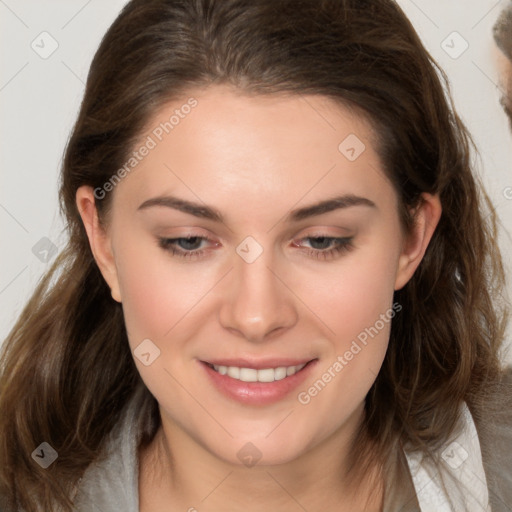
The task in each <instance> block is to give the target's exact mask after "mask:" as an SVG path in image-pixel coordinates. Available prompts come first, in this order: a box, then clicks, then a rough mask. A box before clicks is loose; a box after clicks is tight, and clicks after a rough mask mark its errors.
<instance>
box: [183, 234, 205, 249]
mask: <svg viewBox="0 0 512 512" xmlns="http://www.w3.org/2000/svg"><path fill="white" fill-rule="evenodd" d="M198 242H199V243H198ZM200 243H201V240H200V239H199V237H198V236H192V237H190V238H182V239H181V240H180V245H181V246H182V249H188V250H193V249H197V247H198V246H199V244H200Z"/></svg>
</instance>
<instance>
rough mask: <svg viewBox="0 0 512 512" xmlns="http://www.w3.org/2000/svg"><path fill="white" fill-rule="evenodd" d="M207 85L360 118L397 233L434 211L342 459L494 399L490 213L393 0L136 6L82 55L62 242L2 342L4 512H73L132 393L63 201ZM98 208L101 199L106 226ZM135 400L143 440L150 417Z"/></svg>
mask: <svg viewBox="0 0 512 512" xmlns="http://www.w3.org/2000/svg"><path fill="white" fill-rule="evenodd" d="M212 84H229V85H232V86H234V87H236V88H238V89H239V90H240V91H242V92H245V93H247V94H274V93H285V94H290V95H294V94H296V95H307V94H320V95H324V96H326V97H329V98H331V99H334V100H335V101H337V102H339V104H340V105H345V106H347V105H348V106H350V107H352V108H355V109H357V110H358V111H359V112H361V113H362V114H363V115H365V116H367V118H368V119H369V120H370V122H371V123H372V125H373V127H374V128H376V133H377V134H378V137H379V141H378V146H379V147H378V152H379V155H380V158H381V160H382V162H383V165H384V168H385V170H386V173H387V175H388V177H389V179H390V180H391V181H392V183H393V184H394V187H395V189H396V193H397V196H398V198H399V204H400V216H401V219H402V221H403V225H404V227H405V229H410V227H411V226H412V224H413V222H414V217H413V213H411V212H413V211H414V208H415V207H417V206H418V204H419V202H420V201H421V194H422V193H423V192H429V193H433V194H439V196H440V198H441V203H442V206H443V214H442V217H441V220H440V222H439V225H438V227H437V229H436V231H435V233H434V235H433V238H432V240H431V243H430V245H429V247H428V249H427V252H426V254H425V257H424V259H423V261H422V263H421V264H420V266H419V268H418V269H417V271H416V273H415V274H414V276H413V277H412V279H411V280H410V282H409V283H408V284H407V285H406V286H405V287H404V288H403V289H401V290H400V291H398V292H396V294H395V301H397V302H398V303H400V304H401V305H402V308H403V310H402V312H401V313H400V314H399V315H397V316H396V317H395V319H394V320H393V323H392V328H391V334H390V336H391V338H390V344H389V349H388V351H387V354H386V357H385V360H384V363H383V366H382V369H381V371H380V373H379V375H378V377H377V379H376V381H375V383H374V385H373V386H372V388H371V390H370V392H369V394H368V396H367V398H366V406H365V411H366V414H365V419H364V422H363V424H362V425H361V430H360V432H359V434H358V437H357V439H356V441H355V443H354V451H353V453H354V454H356V453H359V454H361V453H364V450H365V449H366V451H367V452H368V451H369V450H368V449H367V447H368V446H370V445H371V446H372V454H373V457H378V460H380V461H382V464H385V461H386V460H387V458H388V457H389V456H390V454H391V451H392V450H396V447H397V446H398V444H397V443H399V444H400V445H403V446H410V447H412V448H415V449H421V450H424V451H425V452H429V450H432V449H434V448H435V447H436V446H440V445H441V444H442V443H443V442H445V441H446V440H447V439H448V438H449V436H450V435H451V434H452V433H453V431H454V429H455V428H456V425H457V421H458V419H459V412H458V410H459V408H458V406H459V405H460V404H461V402H463V401H465V402H466V403H467V404H468V406H469V408H470V410H471V412H472V413H473V414H474V416H475V419H476V420H478V421H479V420H480V418H483V417H484V416H485V415H486V414H487V412H486V411H488V410H489V407H490V404H492V403H493V402H492V400H491V397H492V390H493V389H495V385H496V383H498V382H499V380H500V378H501V372H502V369H501V365H500V359H499V350H500V347H501V344H502V340H503V336H504V327H505V322H506V311H505V305H504V304H503V301H502V300H501V297H502V295H501V293H502V287H503V284H504V274H503V267H502V262H501V257H500V253H499V250H498V247H497V243H496V241H495V240H496V217H495V214H494V210H493V208H492V207H491V206H490V203H489V200H488V198H487V196H486V194H485V192H484V191H483V188H482V187H481V184H480V183H479V180H478V178H477V176H476V175H475V174H474V173H473V172H472V169H471V163H470V162H471V151H470V150H471V144H472V143H471V139H470V137H469V135H468V133H467V131H466V129H465V127H464V126H463V124H462V123H461V121H460V119H459V117H458V116H457V114H456V113H455V111H454V109H453V104H452V100H451V98H450V94H449V89H448V85H447V80H446V77H445V75H444V73H443V72H442V71H441V70H440V69H439V68H438V67H437V65H436V63H435V62H434V61H433V59H432V57H431V56H430V55H429V53H428V52H427V51H426V49H425V48H424V47H423V45H422V43H421V42H420V39H419V37H418V35H417V34H416V32H415V30H414V28H413V27H412V25H411V24H410V22H409V21H408V19H407V18H406V16H405V15H404V13H403V12H402V11H401V9H400V8H399V7H398V6H397V5H396V3H395V2H394V1H392V0H301V1H297V0H280V1H278V2H277V1H275V0H132V1H130V2H129V3H128V4H127V5H126V6H125V7H124V9H123V10H122V12H121V13H120V14H119V16H118V18H117V19H116V20H115V22H114V23H113V24H112V26H111V27H110V28H109V30H108V32H107V33H106V35H105V36H104V38H103V40H102V42H101V44H100V46H99V49H98V50H97V53H96V54H95V57H94V59H93V62H92V64H91V67H90V71H89V75H88V78H87V83H86V88H85V95H84V98H83V101H82V104H81V107H80V111H79V114H78V118H77V121H76V124H75V126H74V128H73V131H72V133H71V136H70V138H69V141H68V144H67V147H66V150H65V156H64V160H63V165H62V169H61V183H60V201H61V211H62V214H63V215H64V216H65V219H66V222H67V229H68V234H69V243H68V244H67V246H66V248H65V249H64V250H63V251H62V253H61V254H59V255H58V257H57V258H56V260H55V261H54V263H53V265H52V267H51V269H50V270H49V271H48V273H47V274H46V275H45V276H43V278H42V279H41V281H40V283H38V285H37V288H36V290H35V291H34V293H33V295H32V297H31V298H30V300H29V302H28V303H27V305H26V306H25V308H24V309H23V311H22V312H21V314H20V316H19V319H18V320H17V322H16V324H15V325H14V327H13V329H12V331H11V332H10V334H9V336H8V337H7V339H6V340H5V342H4V345H3V351H2V356H1V370H0V371H1V376H0V410H1V411H2V414H1V416H0V436H1V437H0V494H3V495H5V496H7V497H8V500H9V505H10V506H12V507H13V508H15V509H16V507H21V508H23V509H24V510H25V511H26V512H36V511H45V512H48V511H52V510H64V511H70V510H72V504H73V489H74V488H75V486H76V484H77V482H78V481H79V479H80V477H81V476H82V474H83V472H84V471H85V469H86V468H87V467H88V466H89V465H90V464H91V463H92V462H93V461H94V460H96V459H97V458H98V457H99V455H100V454H101V452H102V449H103V448H104V446H105V444H106V439H107V436H108V434H109V433H110V432H111V431H112V429H113V428H114V426H115V425H116V423H117V422H118V420H119V417H120V414H121V412H122V411H123V410H124V409H125V407H126V406H127V403H128V402H129V400H130V398H131V397H133V396H134V394H135V393H136V392H137V391H140V389H141V388H144V384H143V382H142V380H141V378H140V376H139V374H138V372H137V369H136V366H135V364H134V361H133V357H132V354H131V353H130V349H129V344H128V338H127V333H126V330H125V325H124V318H123V313H122V307H121V305H120V304H118V303H117V302H115V301H114V300H113V299H112V297H111V295H110V290H109V288H108V286H107V284H106V283H105V281H104V279H103V277H102V275H101V273H100V272H99V269H98V267H97V265H96V263H95V260H94V258H93V255H92V252H91V250H90V247H89V243H88V239H87V236H86V231H85V229H84V226H83V223H82V221H81V218H80V215H79V212H78V210H77V206H76V203H75V196H76V191H77V189H78V188H79V187H80V186H82V185H89V186H91V187H93V188H98V187H102V185H103V184H104V183H106V182H107V181H108V180H109V179H110V178H111V177H112V175H113V174H114V173H115V171H116V170H118V169H119V168H121V167H122V165H123V163H124V162H125V161H126V159H127V157H128V155H129V154H130V152H131V151H132V150H133V147H134V144H135V143H136V141H137V140H138V138H139V137H140V135H141V133H143V130H144V128H145V126H146V125H147V123H148V121H149V120H150V119H151V117H152V116H153V115H154V114H155V113H156V112H157V111H158V109H159V108H161V107H162V106H163V105H164V104H166V103H168V102H169V101H170V100H172V99H173V98H177V97H179V96H182V95H183V94H186V92H187V90H189V88H192V87H193V88H197V87H208V86H210V85H212ZM111 198H112V194H107V195H106V197H105V198H103V199H101V200H99V199H98V200H96V206H97V209H98V212H99V216H100V220H101V221H102V222H104V223H107V222H108V211H109V208H110V206H111ZM143 392H144V393H145V399H144V406H143V407H144V408H145V411H144V413H143V414H141V416H142V417H144V418H146V419H145V423H144V425H143V426H142V428H143V434H144V435H143V437H142V444H145V443H149V442H150V441H151V439H152V438H153V436H154V435H155V432H156V430H157V429H158V427H159V422H160V418H159V414H158V407H157V405H158V404H157V402H156V400H155V399H154V397H152V395H151V394H150V393H149V391H148V390H147V389H146V390H145V391H143ZM42 441H46V442H48V443H49V444H50V445H51V446H52V447H54V448H55V449H56V451H57V452H58V459H57V460H56V461H55V462H54V463H53V464H52V465H51V466H50V467H49V468H48V469H46V470H44V469H42V468H40V467H39V466H38V465H37V464H35V463H34V461H33V460H32V458H31V453H32V452H33V450H34V449H35V447H37V446H38V445H39V444H40V443H41V442H42ZM365 447H366V448H365ZM356 466H357V464H356V460H355V458H354V471H355V468H356ZM354 474H356V473H354Z"/></svg>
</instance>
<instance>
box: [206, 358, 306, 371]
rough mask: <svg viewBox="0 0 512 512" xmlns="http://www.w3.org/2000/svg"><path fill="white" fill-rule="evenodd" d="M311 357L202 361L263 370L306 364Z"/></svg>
mask: <svg viewBox="0 0 512 512" xmlns="http://www.w3.org/2000/svg"><path fill="white" fill-rule="evenodd" d="M310 361H313V359H309V358H306V359H297V358H291V357H289V358H277V357H273V358H268V359H258V360H256V359H243V358H226V359H209V360H208V361H206V360H203V361H202V362H203V363H208V364H212V365H215V366H237V367H239V368H253V369H255V370H263V369H265V368H279V367H281V366H300V365H303V364H307V363H309V362H310Z"/></svg>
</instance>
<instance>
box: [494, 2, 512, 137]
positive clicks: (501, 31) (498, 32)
mask: <svg viewBox="0 0 512 512" xmlns="http://www.w3.org/2000/svg"><path fill="white" fill-rule="evenodd" d="M493 33H494V40H495V41H496V44H497V45H498V48H499V49H500V50H501V51H502V52H503V53H504V54H505V55H506V57H507V58H508V60H509V61H510V66H511V69H512V2H509V4H508V5H507V6H506V7H505V9H503V11H502V12H501V14H500V15H499V17H498V20H497V21H496V23H495V24H494V27H493ZM509 73H510V74H509V76H508V77H507V83H506V87H507V90H506V91H505V93H504V94H503V97H502V98H501V104H502V105H503V108H504V110H505V113H506V114H507V116H508V119H509V121H510V127H511V128H512V71H510V72H509Z"/></svg>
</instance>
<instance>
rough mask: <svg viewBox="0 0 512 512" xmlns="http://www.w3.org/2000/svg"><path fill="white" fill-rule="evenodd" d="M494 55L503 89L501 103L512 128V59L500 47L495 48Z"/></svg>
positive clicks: (500, 85) (501, 88) (500, 84)
mask: <svg viewBox="0 0 512 512" xmlns="http://www.w3.org/2000/svg"><path fill="white" fill-rule="evenodd" d="M493 55H494V61H495V63H496V66H497V68H498V71H499V87H500V90H501V91H502V98H501V104H502V106H503V109H504V110H505V113H506V114H507V116H508V119H509V124H510V128H511V129H512V61H511V60H510V59H509V58H508V57H507V56H506V55H505V54H504V53H503V52H502V51H501V50H499V49H498V48H496V49H495V51H494V54H493Z"/></svg>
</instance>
